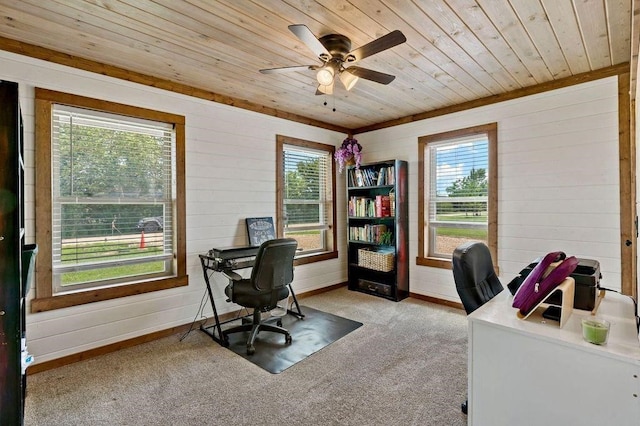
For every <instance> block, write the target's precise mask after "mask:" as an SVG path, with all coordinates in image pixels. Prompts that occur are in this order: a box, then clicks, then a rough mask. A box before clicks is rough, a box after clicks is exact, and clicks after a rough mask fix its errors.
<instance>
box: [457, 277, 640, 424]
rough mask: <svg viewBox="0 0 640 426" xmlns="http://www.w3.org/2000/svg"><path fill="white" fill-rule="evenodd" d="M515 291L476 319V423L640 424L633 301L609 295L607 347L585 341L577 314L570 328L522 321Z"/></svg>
mask: <svg viewBox="0 0 640 426" xmlns="http://www.w3.org/2000/svg"><path fill="white" fill-rule="evenodd" d="M512 301H513V296H512V295H511V294H510V293H509V291H508V289H506V288H505V290H504V291H503V292H502V293H500V294H499V295H498V296H496V297H495V298H494V299H493V300H491V301H490V302H488V303H487V304H485V305H484V306H483V307H481V308H480V309H478V310H476V311H475V312H473V313H472V314H471V315H469V424H470V425H475V426H500V425H505V426H506V425H509V426H513V425H544V426H552V425H559V426H560V425H562V426H567V425H580V426H587V425H594V426H596V425H597V426H602V425H616V426H625V425H629V426H639V425H640V341H639V340H638V332H637V330H636V326H635V322H634V316H633V315H634V313H633V310H634V306H633V302H632V301H631V299H629V298H628V297H626V296H622V295H619V294H616V293H612V292H607V294H606V296H605V298H604V299H603V301H602V303H601V305H600V308H599V310H598V316H599V317H602V318H605V319H607V320H609V321H610V322H611V330H610V333H609V339H608V342H607V344H606V345H604V346H597V345H593V344H590V343H587V342H585V341H584V340H583V339H582V326H581V322H580V320H581V319H582V318H584V317H588V316H590V312H588V311H582V310H577V309H574V310H573V314H572V315H571V317H570V318H569V320H568V321H567V323H566V324H565V326H564V327H563V328H560V327H559V326H558V323H557V322H554V321H550V320H545V319H543V318H542V316H541V315H540V312H536V313H534V314H532V315H531V316H530V317H529V318H528V319H526V320H521V319H518V318H517V316H516V311H517V310H516V309H514V308H512V307H511V304H512Z"/></svg>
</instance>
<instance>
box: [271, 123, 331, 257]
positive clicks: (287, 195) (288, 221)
mask: <svg viewBox="0 0 640 426" xmlns="http://www.w3.org/2000/svg"><path fill="white" fill-rule="evenodd" d="M276 142H277V143H276V145H277V148H276V149H277V159H278V160H277V161H278V164H277V167H276V180H277V188H278V191H277V229H278V235H279V236H281V237H287V238H294V239H296V240H297V241H298V249H299V253H298V255H297V256H296V264H301V263H308V262H313V261H318V260H324V259H329V258H335V257H337V252H336V251H335V247H336V232H335V227H334V222H335V214H336V212H335V203H334V199H335V192H336V190H335V180H334V176H335V168H334V162H333V153H334V147H333V146H332V145H326V144H321V143H316V142H309V141H303V140H300V139H294V138H289V137H285V136H277V140H276Z"/></svg>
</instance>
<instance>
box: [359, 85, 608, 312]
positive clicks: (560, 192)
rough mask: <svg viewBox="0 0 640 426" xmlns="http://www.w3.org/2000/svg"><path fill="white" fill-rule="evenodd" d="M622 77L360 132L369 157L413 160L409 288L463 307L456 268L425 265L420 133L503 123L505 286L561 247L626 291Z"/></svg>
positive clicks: (500, 143) (500, 213)
mask: <svg viewBox="0 0 640 426" xmlns="http://www.w3.org/2000/svg"><path fill="white" fill-rule="evenodd" d="M617 102H618V99H617V78H616V77H611V78H607V79H602V80H598V81H595V82H590V83H584V84H581V85H576V86H572V87H567V88H564V89H561V90H555V91H552V92H545V93H541V94H537V95H533V96H528V97H525V98H520V99H516V100H512V101H508V102H503V103H500V104H495V105H489V106H485V107H481V108H476V109H473V110H468V111H464V112H459V113H455V114H450V115H447V116H442V117H436V118H432V119H428V120H423V121H420V122H414V123H410V124H405V125H401V126H395V127H393V128H388V129H382V130H377V131H374V132H369V133H365V134H362V135H358V136H357V138H358V140H359V141H360V143H361V144H362V145H363V147H364V149H363V151H364V156H365V159H364V160H365V161H378V160H383V159H387V158H394V157H395V158H399V159H403V160H407V161H409V200H410V201H409V222H410V224H409V230H410V232H409V234H410V242H409V246H410V250H409V251H410V259H412V262H411V270H410V291H411V292H413V293H419V294H424V295H428V296H433V297H437V298H442V299H446V300H451V301H459V300H460V299H459V298H458V295H457V292H456V290H455V284H454V281H453V274H452V272H451V271H450V270H443V269H436V268H431V267H425V266H416V264H415V260H414V259H415V258H416V256H417V252H418V229H417V226H418V225H417V224H418V204H417V203H418V178H419V177H418V137H420V136H423V135H428V134H432V133H440V132H445V131H449V130H455V129H461V128H465V127H470V126H475V125H479V124H485V123H490V122H497V123H498V265H499V267H500V275H501V276H500V278H501V281H502V283H503V284H504V285H505V286H506V284H507V283H508V282H509V281H510V280H511V279H512V278H513V277H514V276H515V275H516V274H517V273H518V271H520V269H522V268H523V267H524V266H525V265H526V264H528V263H529V262H530V261H532V260H533V259H535V258H537V257H538V256H541V255H543V254H545V253H547V252H550V251H554V250H562V251H564V252H566V253H567V254H570V255H575V256H578V257H583V258H590V259H597V260H599V261H600V264H601V269H602V275H603V280H602V284H603V285H604V286H606V287H609V288H613V289H617V290H619V289H620V246H619V241H620V202H619V199H620V196H619V177H618V168H619V167H618V104H617Z"/></svg>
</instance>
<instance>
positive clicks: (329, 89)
mask: <svg viewBox="0 0 640 426" xmlns="http://www.w3.org/2000/svg"><path fill="white" fill-rule="evenodd" d="M334 83H335V82H332V83H331V84H330V85H328V86H323V85H322V84H319V85H318V89H316V95H333V84H334Z"/></svg>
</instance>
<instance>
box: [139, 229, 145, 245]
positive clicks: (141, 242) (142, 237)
mask: <svg viewBox="0 0 640 426" xmlns="http://www.w3.org/2000/svg"><path fill="white" fill-rule="evenodd" d="M144 247H145V244H144V231H142V233H141V234H140V248H141V249H143V248H144Z"/></svg>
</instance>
